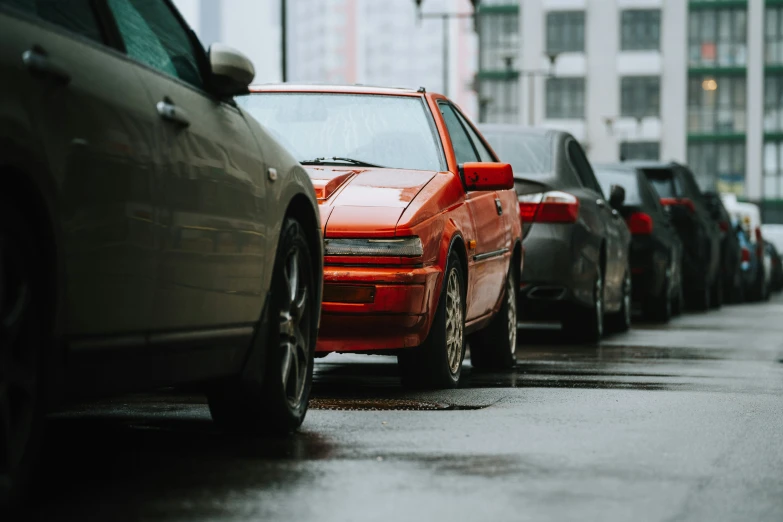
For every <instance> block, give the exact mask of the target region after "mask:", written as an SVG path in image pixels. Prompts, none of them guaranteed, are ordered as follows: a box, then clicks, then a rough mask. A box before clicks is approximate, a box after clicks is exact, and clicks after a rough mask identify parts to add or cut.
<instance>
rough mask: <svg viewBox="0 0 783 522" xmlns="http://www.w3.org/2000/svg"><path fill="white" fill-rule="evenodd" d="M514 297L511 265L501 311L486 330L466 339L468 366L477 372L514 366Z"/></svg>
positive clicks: (515, 338)
mask: <svg viewBox="0 0 783 522" xmlns="http://www.w3.org/2000/svg"><path fill="white" fill-rule="evenodd" d="M517 296H518V286H517V277H516V271H515V270H514V267H513V266H511V267H510V268H509V271H508V275H507V276H506V289H505V292H504V294H503V304H502V305H501V307H500V310H499V311H498V313H497V315H495V317H494V318H493V319H492V322H490V323H489V325H488V326H487V327H486V328H484V329H482V330H479V331H478V332H476V333H475V334H473V335H471V336H470V338H469V341H470V363H471V365H472V366H473V367H474V368H476V369H477V370H505V369H508V368H513V367H514V364H516V362H517V358H516V351H517Z"/></svg>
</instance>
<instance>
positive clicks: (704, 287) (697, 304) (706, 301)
mask: <svg viewBox="0 0 783 522" xmlns="http://www.w3.org/2000/svg"><path fill="white" fill-rule="evenodd" d="M710 293H711V292H710V283H709V281H707V280H706V278H705V280H704V281H703V282H702V283H701V286H699V287H698V288H695V289H693V291H692V292H691V294H690V298H691V299H690V307H691V308H692V309H693V310H695V311H697V312H706V311H707V310H709V308H710V303H711V302H712V298H711V296H710Z"/></svg>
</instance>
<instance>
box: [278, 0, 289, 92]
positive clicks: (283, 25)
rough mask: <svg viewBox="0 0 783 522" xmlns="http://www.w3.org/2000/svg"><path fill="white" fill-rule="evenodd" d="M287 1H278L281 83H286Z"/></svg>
mask: <svg viewBox="0 0 783 522" xmlns="http://www.w3.org/2000/svg"><path fill="white" fill-rule="evenodd" d="M287 3H288V2H287V0H280V67H281V68H282V71H281V72H282V74H281V77H282V79H283V82H287V81H288V16H286V7H287V5H286V4H287Z"/></svg>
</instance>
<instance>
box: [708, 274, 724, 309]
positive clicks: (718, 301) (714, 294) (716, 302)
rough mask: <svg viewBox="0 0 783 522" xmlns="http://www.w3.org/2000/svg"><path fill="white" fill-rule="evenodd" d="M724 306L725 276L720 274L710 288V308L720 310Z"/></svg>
mask: <svg viewBox="0 0 783 522" xmlns="http://www.w3.org/2000/svg"><path fill="white" fill-rule="evenodd" d="M721 306H723V276H722V275H721V274H718V275H716V276H715V281H713V283H712V288H711V289H710V308H712V309H713V310H718V309H719V308H720V307H721Z"/></svg>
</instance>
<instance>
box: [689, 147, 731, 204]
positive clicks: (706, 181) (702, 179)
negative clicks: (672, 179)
mask: <svg viewBox="0 0 783 522" xmlns="http://www.w3.org/2000/svg"><path fill="white" fill-rule="evenodd" d="M688 165H689V166H690V167H691V170H692V171H693V174H694V175H695V176H696V181H698V182H699V186H701V188H702V189H704V190H718V191H720V192H733V193H734V194H737V195H742V194H743V193H744V191H745V142H744V141H711V142H699V143H690V144H688Z"/></svg>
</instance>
